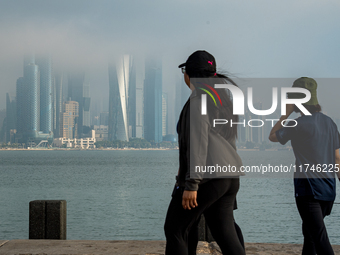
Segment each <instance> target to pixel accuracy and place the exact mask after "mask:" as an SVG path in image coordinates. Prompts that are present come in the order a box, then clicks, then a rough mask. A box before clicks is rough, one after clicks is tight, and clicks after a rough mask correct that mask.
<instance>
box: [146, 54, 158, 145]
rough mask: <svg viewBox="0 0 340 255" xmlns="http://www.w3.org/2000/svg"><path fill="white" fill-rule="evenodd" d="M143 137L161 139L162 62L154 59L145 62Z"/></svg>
mask: <svg viewBox="0 0 340 255" xmlns="http://www.w3.org/2000/svg"><path fill="white" fill-rule="evenodd" d="M144 138H145V139H146V140H148V141H153V142H156V143H159V142H161V141H162V64H161V61H159V60H155V59H149V60H148V61H147V62H146V63H145V80H144Z"/></svg>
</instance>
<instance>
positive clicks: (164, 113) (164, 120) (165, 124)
mask: <svg viewBox="0 0 340 255" xmlns="http://www.w3.org/2000/svg"><path fill="white" fill-rule="evenodd" d="M167 134H168V94H166V93H163V94H162V136H166V135H167Z"/></svg>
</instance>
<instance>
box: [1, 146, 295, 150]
mask: <svg viewBox="0 0 340 255" xmlns="http://www.w3.org/2000/svg"><path fill="white" fill-rule="evenodd" d="M167 150H178V147H177V148H95V149H93V148H91V149H80V148H30V149H24V148H0V151H167ZM237 151H291V149H283V150H282V149H277V148H275V149H266V150H259V149H243V148H238V149H237Z"/></svg>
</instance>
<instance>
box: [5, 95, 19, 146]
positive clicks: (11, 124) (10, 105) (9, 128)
mask: <svg viewBox="0 0 340 255" xmlns="http://www.w3.org/2000/svg"><path fill="white" fill-rule="evenodd" d="M5 132H6V139H5V142H11V143H14V142H15V140H14V134H15V132H16V101H15V99H13V98H11V97H10V96H9V94H8V93H6V131H5Z"/></svg>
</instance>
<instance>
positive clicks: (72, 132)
mask: <svg viewBox="0 0 340 255" xmlns="http://www.w3.org/2000/svg"><path fill="white" fill-rule="evenodd" d="M78 116H79V103H78V102H76V101H66V102H64V105H63V113H62V121H61V123H60V136H61V137H63V138H70V139H73V138H76V137H77V118H78Z"/></svg>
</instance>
